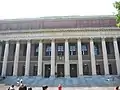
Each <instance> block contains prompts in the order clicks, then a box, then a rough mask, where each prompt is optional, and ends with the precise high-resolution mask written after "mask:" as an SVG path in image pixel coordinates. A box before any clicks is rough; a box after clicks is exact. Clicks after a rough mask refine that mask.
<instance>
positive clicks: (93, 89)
mask: <svg viewBox="0 0 120 90" xmlns="http://www.w3.org/2000/svg"><path fill="white" fill-rule="evenodd" d="M7 89H8V87H7V86H0V90H7ZM16 90H18V89H17V88H16ZM33 90H42V88H41V87H33ZM48 90H58V88H57V87H49V88H48ZM62 90H114V87H64V88H63V89H62Z"/></svg>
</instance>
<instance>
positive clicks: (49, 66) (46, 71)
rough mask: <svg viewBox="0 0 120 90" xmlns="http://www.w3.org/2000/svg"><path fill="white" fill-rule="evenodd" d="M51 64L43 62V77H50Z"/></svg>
mask: <svg viewBox="0 0 120 90" xmlns="http://www.w3.org/2000/svg"><path fill="white" fill-rule="evenodd" d="M50 68H51V65H50V64H45V77H46V78H49V77H50V70H51V69H50Z"/></svg>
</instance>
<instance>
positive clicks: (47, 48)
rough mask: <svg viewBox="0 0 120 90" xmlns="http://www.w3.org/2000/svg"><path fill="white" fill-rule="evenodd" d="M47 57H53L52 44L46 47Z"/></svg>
mask: <svg viewBox="0 0 120 90" xmlns="http://www.w3.org/2000/svg"><path fill="white" fill-rule="evenodd" d="M45 56H51V45H50V44H47V45H46V48H45Z"/></svg>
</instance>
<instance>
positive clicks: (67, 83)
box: [0, 76, 120, 87]
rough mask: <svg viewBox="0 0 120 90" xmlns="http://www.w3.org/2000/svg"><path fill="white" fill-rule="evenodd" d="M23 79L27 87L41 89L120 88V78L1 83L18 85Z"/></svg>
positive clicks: (14, 79)
mask: <svg viewBox="0 0 120 90" xmlns="http://www.w3.org/2000/svg"><path fill="white" fill-rule="evenodd" d="M18 78H19V79H23V83H24V84H26V85H27V86H32V87H41V86H43V85H48V86H50V87H57V86H58V85H59V84H61V85H62V86H63V87H115V86H117V85H119V86H120V77H119V76H81V77H78V78H41V77H39V76H29V77H26V76H22V77H15V76H8V77H6V78H5V79H4V80H0V83H3V84H5V85H11V84H16V83H17V79H18Z"/></svg>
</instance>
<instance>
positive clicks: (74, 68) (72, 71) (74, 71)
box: [70, 64, 77, 77]
mask: <svg viewBox="0 0 120 90" xmlns="http://www.w3.org/2000/svg"><path fill="white" fill-rule="evenodd" d="M70 77H77V64H70Z"/></svg>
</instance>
